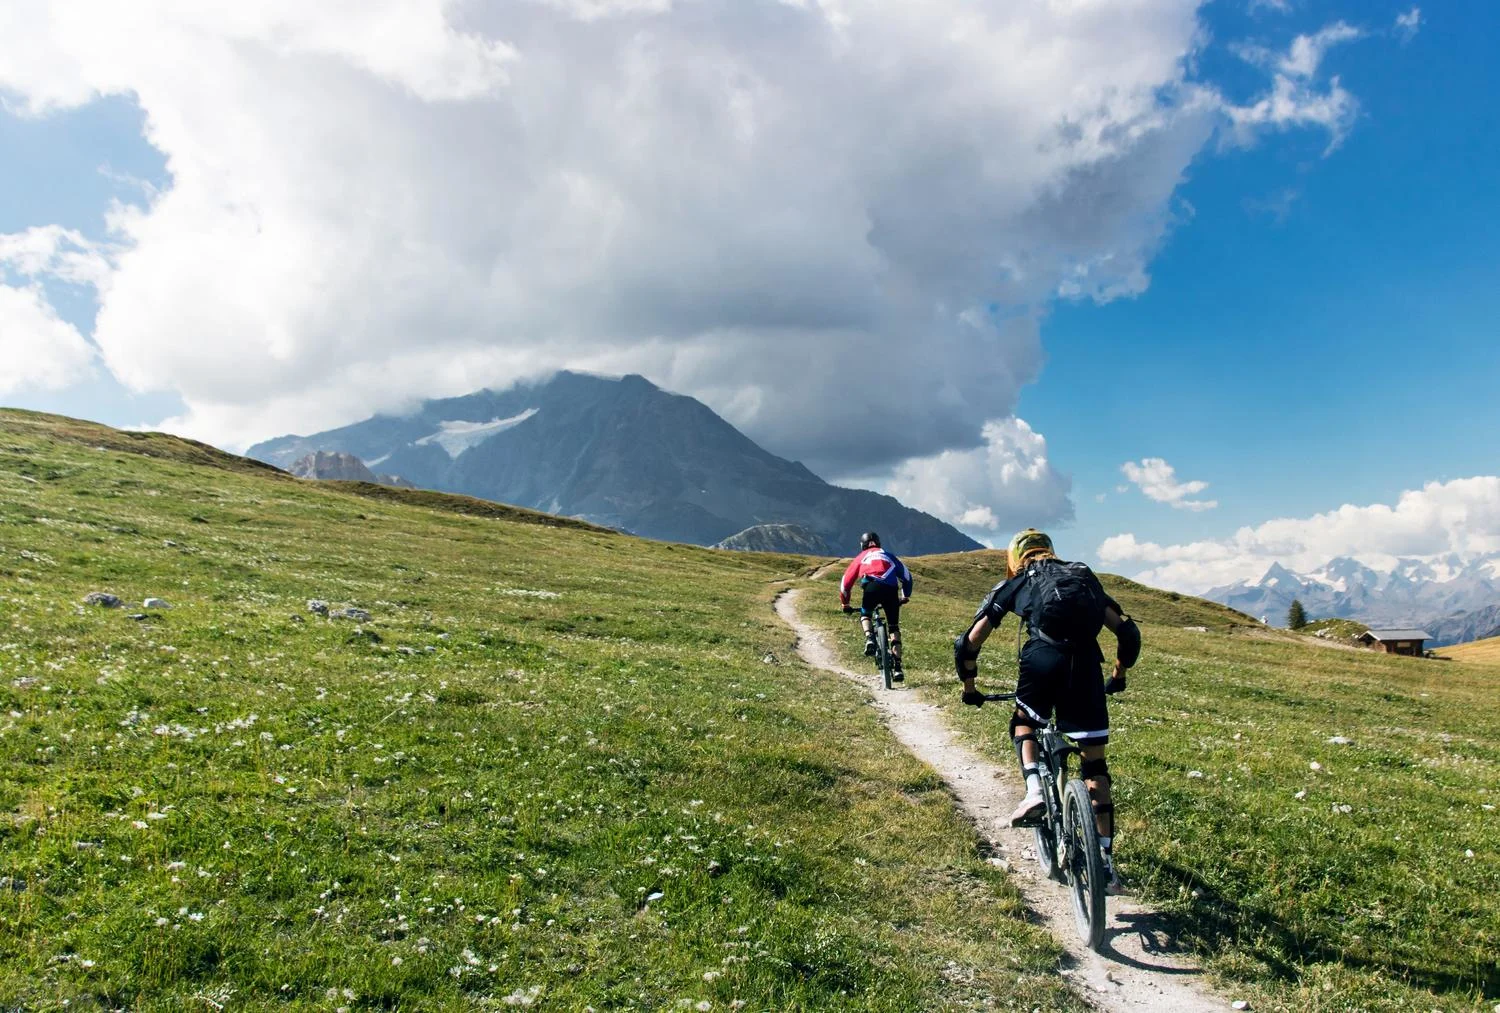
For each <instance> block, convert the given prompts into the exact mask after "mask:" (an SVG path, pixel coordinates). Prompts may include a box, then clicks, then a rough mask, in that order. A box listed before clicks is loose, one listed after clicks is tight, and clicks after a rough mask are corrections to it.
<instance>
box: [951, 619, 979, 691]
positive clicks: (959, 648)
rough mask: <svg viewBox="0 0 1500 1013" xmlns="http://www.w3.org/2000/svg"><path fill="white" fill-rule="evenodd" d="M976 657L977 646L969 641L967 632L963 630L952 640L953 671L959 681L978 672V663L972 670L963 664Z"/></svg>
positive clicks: (969, 677)
mask: <svg viewBox="0 0 1500 1013" xmlns="http://www.w3.org/2000/svg"><path fill="white" fill-rule="evenodd" d="M978 658H979V648H977V647H974V646H972V645H971V644H970V643H969V633H968V631H967V630H965V631H964V632H963V633H960V634H959V635H958V639H957V640H955V641H953V671H954V673H955V674H957V676H958V679H959V681H960V682H962V681H963V680H965V679H972V678H973V677H974V676H975V675H976V674H978V672H979V666H978V665H975V666H974V669H973V671H970V670H969V669H968V668H966V667H965V664H964V663H965V662H969V661H975V660H977V659H978Z"/></svg>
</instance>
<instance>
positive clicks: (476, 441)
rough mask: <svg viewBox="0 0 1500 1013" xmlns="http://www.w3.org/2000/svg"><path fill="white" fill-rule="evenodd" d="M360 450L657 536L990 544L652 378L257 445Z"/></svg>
mask: <svg viewBox="0 0 1500 1013" xmlns="http://www.w3.org/2000/svg"><path fill="white" fill-rule="evenodd" d="M315 451H340V452H345V453H350V454H354V455H355V456H357V457H359V458H360V459H362V460H363V461H364V462H365V463H366V464H367V465H368V466H369V467H371V468H378V469H379V470H380V471H385V472H390V473H393V474H396V475H400V476H401V477H402V478H405V479H407V480H409V481H411V482H414V483H415V484H417V485H419V486H421V487H423V488H427V489H442V490H445V491H448V492H457V493H464V494H466V495H470V496H478V497H481V498H484V499H489V500H496V501H499V502H502V503H515V504H518V505H520V506H525V507H531V508H534V509H537V510H545V511H547V512H548V513H555V514H565V515H568V516H573V517H581V518H584V519H586V520H589V521H592V522H593V523H595V524H600V525H603V526H605V527H611V528H619V529H622V530H625V531H631V532H634V533H635V534H638V535H642V536H645V537H648V538H657V539H664V540H668V541H681V542H689V543H692V544H696V545H713V544H715V543H717V542H719V541H721V540H723V539H725V538H728V537H730V536H731V535H733V534H735V533H736V532H739V531H743V530H744V529H746V528H749V527H752V526H754V525H758V524H797V525H801V526H803V527H806V528H809V529H811V530H812V531H814V532H816V533H817V535H818V536H819V537H821V538H822V539H824V540H825V541H827V542H828V543H829V544H832V545H853V544H855V541H856V539H857V538H858V537H859V533H860V531H862V530H865V529H867V528H872V527H873V528H875V529H877V530H879V531H880V532H881V533H882V534H883V535H884V536H885V538H886V544H888V545H891V546H892V547H894V548H896V549H897V550H898V551H901V552H908V553H920V552H952V551H961V550H964V549H975V548H978V547H979V543H978V542H976V541H974V540H973V539H971V538H969V537H968V536H966V535H964V534H961V533H960V532H959V531H957V530H956V529H954V528H953V527H951V526H950V525H948V524H945V523H944V522H942V521H940V520H938V519H937V518H936V517H933V516H931V515H929V514H925V513H922V512H921V511H918V510H913V509H911V508H909V507H906V506H903V505H902V504H900V503H899V502H897V501H896V500H894V499H892V498H891V497H889V496H883V495H880V494H878V493H873V492H869V491H866V490H862V489H845V488H841V487H838V486H834V485H830V484H829V483H827V482H825V481H823V479H821V478H819V477H818V476H817V475H814V474H813V473H812V472H811V471H809V470H808V469H807V468H805V467H803V466H802V465H801V464H799V463H797V462H794V461H788V460H785V459H783V458H780V457H777V456H776V455H774V454H771V453H769V452H767V451H766V450H764V449H762V448H761V447H759V446H757V445H756V444H755V443H754V442H753V441H752V440H750V439H749V437H747V436H745V435H744V434H743V433H741V432H740V431H739V430H737V429H735V428H734V427H733V426H732V425H730V424H729V423H728V422H726V421H724V420H723V419H722V418H720V417H719V416H718V415H716V414H714V412H713V411H711V410H710V409H709V408H708V406H706V405H704V404H703V403H702V402H700V401H697V400H695V399H694V398H691V397H685V396H682V395H679V394H672V393H670V392H668V391H664V390H662V389H660V388H659V387H657V386H655V385H654V384H652V383H650V382H649V381H647V380H646V379H645V378H643V377H640V376H626V377H622V378H620V379H610V378H606V377H599V376H589V375H584V374H578V373H568V372H563V373H558V374H557V375H556V376H554V377H552V378H551V379H549V380H547V381H544V382H541V383H536V384H526V385H520V386H517V387H513V388H510V389H508V390H503V391H488V390H487V391H480V392H479V393H476V394H471V395H468V396H465V397H459V398H446V399H442V400H437V401H428V402H426V403H424V404H423V405H422V406H421V407H420V408H418V409H417V410H416V411H414V412H412V413H411V414H410V415H406V416H401V417H399V418H397V417H389V416H376V417H375V418H372V419H367V420H365V421H364V422H359V423H356V424H354V425H351V426H345V427H343V428H340V429H334V430H330V431H328V432H325V433H319V434H316V435H314V436H306V437H304V436H285V437H280V438H278V439H274V440H268V441H266V442H264V443H260V444H257V445H256V446H254V447H251V448H250V450H249V454H250V456H252V457H256V458H259V459H261V460H264V461H269V462H271V463H274V464H277V465H280V466H282V467H287V466H288V465H289V464H290V463H291V462H292V461H294V460H296V459H298V458H300V457H302V456H304V455H306V454H308V453H312V452H315Z"/></svg>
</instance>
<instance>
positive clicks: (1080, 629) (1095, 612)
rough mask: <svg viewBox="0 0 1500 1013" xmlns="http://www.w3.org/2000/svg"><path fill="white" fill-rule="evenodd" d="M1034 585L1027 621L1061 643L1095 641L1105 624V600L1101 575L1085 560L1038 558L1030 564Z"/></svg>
mask: <svg viewBox="0 0 1500 1013" xmlns="http://www.w3.org/2000/svg"><path fill="white" fill-rule="evenodd" d="M1026 579H1027V582H1028V584H1029V585H1030V588H1031V614H1030V615H1029V616H1028V617H1027V622H1028V623H1029V625H1030V626H1031V628H1032V630H1034V631H1040V632H1041V634H1042V637H1043V639H1045V640H1050V641H1053V642H1054V643H1058V644H1085V643H1093V642H1094V640H1095V638H1097V637H1098V636H1099V631H1100V630H1101V629H1103V628H1104V600H1103V598H1102V597H1101V595H1100V594H1099V591H1098V578H1096V577H1095V576H1094V573H1093V571H1092V570H1090V569H1089V568H1088V566H1087V565H1085V564H1083V563H1065V562H1063V561H1062V560H1060V559H1038V560H1036V561H1035V562H1033V563H1031V564H1030V565H1029V566H1027V567H1026Z"/></svg>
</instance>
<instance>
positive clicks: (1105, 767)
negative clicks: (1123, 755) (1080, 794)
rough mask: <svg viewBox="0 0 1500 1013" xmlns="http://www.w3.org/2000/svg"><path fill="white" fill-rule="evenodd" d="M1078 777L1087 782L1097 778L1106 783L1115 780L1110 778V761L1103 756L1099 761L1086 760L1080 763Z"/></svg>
mask: <svg viewBox="0 0 1500 1013" xmlns="http://www.w3.org/2000/svg"><path fill="white" fill-rule="evenodd" d="M1078 776H1079V777H1081V778H1083V779H1084V780H1085V781H1092V780H1095V779H1097V778H1103V779H1104V780H1106V781H1113V780H1114V778H1112V777H1110V776H1109V761H1108V760H1106V759H1104V757H1102V756H1101V757H1099V759H1097V760H1084V761H1083V762H1082V763H1080V764H1079V765H1078Z"/></svg>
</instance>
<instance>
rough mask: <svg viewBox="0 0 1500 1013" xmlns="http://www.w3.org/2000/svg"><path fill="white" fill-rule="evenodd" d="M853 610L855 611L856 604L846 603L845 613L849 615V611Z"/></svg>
mask: <svg viewBox="0 0 1500 1013" xmlns="http://www.w3.org/2000/svg"><path fill="white" fill-rule="evenodd" d="M853 611H854V606H853V605H845V606H844V615H848V614H849V613H851V612H853Z"/></svg>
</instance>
